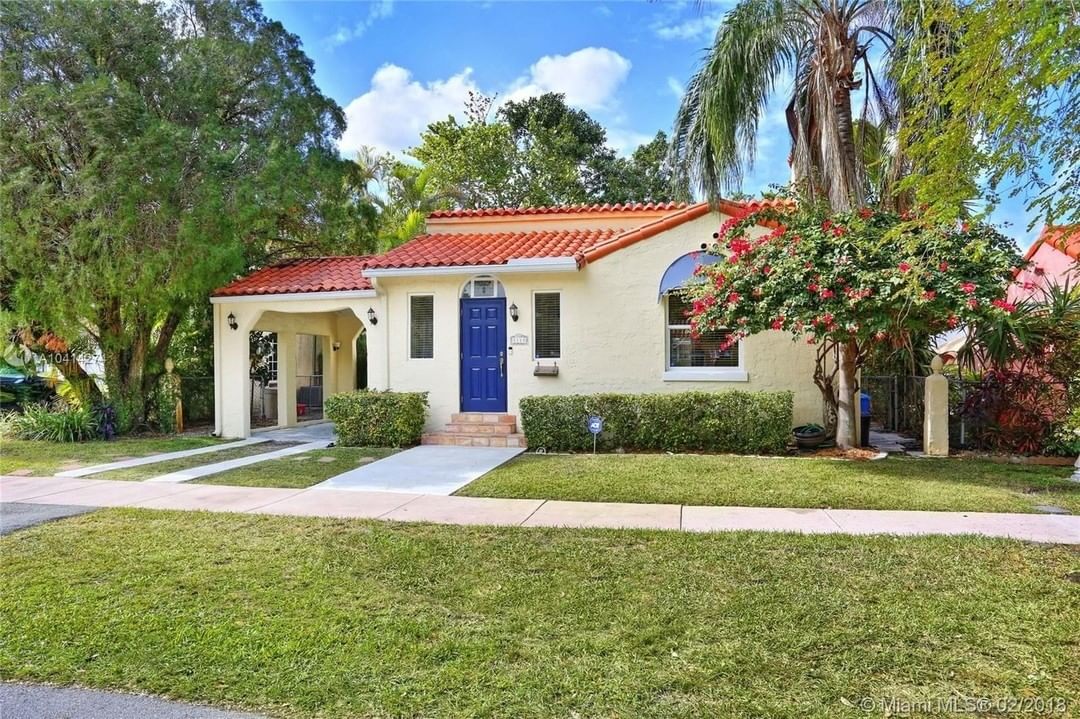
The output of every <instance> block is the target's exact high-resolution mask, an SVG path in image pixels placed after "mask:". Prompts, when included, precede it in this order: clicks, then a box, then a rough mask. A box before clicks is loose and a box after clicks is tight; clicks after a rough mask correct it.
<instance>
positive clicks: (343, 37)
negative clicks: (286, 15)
mask: <svg viewBox="0 0 1080 719" xmlns="http://www.w3.org/2000/svg"><path fill="white" fill-rule="evenodd" d="M393 14H394V0H374V1H373V2H372V3H371V4H370V6H369V7H368V14H367V17H365V18H364V19H363V20H360V21H359V22H357V23H355V24H354V25H353V26H352V27H344V26H342V27H339V28H338V29H337V31H336V32H334V34H333V35H331V36H330V37H328V38H326V39H325V40H324V41H323V42H325V43H326V45H328V46H329V47H330V48H331V49H332V48H335V47H340V46H341V45H344V44H345V43H347V42H349V41H351V40H355V39H357V38H358V37H361V36H362V35H363V34H364V33H365V32H367V30H368V28H370V27H371V26H372V25H374V24H375V23H377V22H378V21H379V20H382V19H384V18H388V17H390V16H391V15H393Z"/></svg>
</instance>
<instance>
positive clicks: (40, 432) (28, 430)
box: [4, 401, 98, 442]
mask: <svg viewBox="0 0 1080 719" xmlns="http://www.w3.org/2000/svg"><path fill="white" fill-rule="evenodd" d="M4 424H5V427H4V432H5V434H6V433H8V432H10V434H11V436H14V437H16V438H18V439H36V440H43V441H46V442H85V441H86V440H89V439H97V437H98V431H97V422H96V421H95V419H94V417H93V415H92V414H91V412H90V411H89V410H87V409H85V408H83V407H74V406H72V405H69V404H67V403H66V402H62V401H61V402H54V403H53V404H51V405H48V404H28V405H26V406H25V407H23V412H22V414H20V415H9V416H8V417H7V418H6V419H5V422H4Z"/></svg>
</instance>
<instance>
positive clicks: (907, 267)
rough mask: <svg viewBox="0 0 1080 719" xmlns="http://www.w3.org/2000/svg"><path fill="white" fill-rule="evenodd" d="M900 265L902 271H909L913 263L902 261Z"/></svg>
mask: <svg viewBox="0 0 1080 719" xmlns="http://www.w3.org/2000/svg"><path fill="white" fill-rule="evenodd" d="M899 267H900V271H901V272H909V271H910V270H911V265H909V264H908V263H907V262H901V263H900V265H899Z"/></svg>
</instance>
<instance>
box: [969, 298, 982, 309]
mask: <svg viewBox="0 0 1080 719" xmlns="http://www.w3.org/2000/svg"><path fill="white" fill-rule="evenodd" d="M967 306H968V307H970V308H971V309H975V308H976V307H978V306H979V301H978V300H977V299H975V298H974V297H972V298H971V299H969V300H968V301H967Z"/></svg>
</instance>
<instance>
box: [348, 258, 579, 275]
mask: <svg viewBox="0 0 1080 719" xmlns="http://www.w3.org/2000/svg"><path fill="white" fill-rule="evenodd" d="M577 271H578V264H577V260H575V259H574V258H573V257H532V258H526V259H520V260H510V261H509V262H507V263H506V264H505V265H453V266H450V267H441V266H440V267H385V268H382V269H379V268H373V269H366V270H364V272H363V275H364V277H425V276H429V275H484V274H493V275H498V274H509V273H515V274H516V273H519V272H577Z"/></svg>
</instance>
